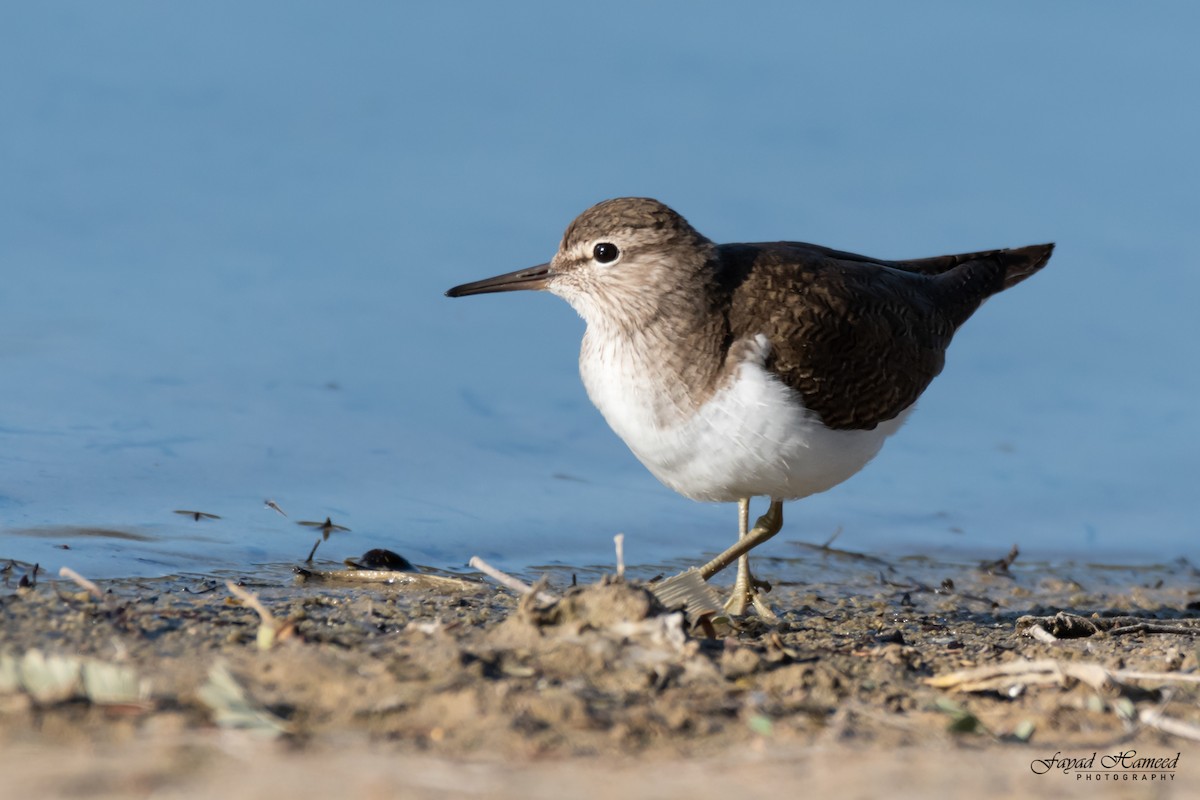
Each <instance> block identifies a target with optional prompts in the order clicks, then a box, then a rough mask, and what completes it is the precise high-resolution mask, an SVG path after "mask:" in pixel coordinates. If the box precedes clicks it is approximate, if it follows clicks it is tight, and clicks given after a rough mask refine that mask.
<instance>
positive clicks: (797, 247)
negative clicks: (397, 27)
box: [717, 242, 1053, 430]
mask: <svg viewBox="0 0 1200 800" xmlns="http://www.w3.org/2000/svg"><path fill="white" fill-rule="evenodd" d="M1052 249H1053V245H1035V246H1032V247H1025V248H1019V249H1012V250H992V251H986V252H980V253H965V254H960V255H951V256H939V257H936V258H926V259H917V260H912V261H876V260H873V259H870V258H866V257H864V256H859V255H855V254H853V253H845V252H842V251H837V250H831V249H829V248H824V247H820V246H817V245H809V244H804V243H800V242H771V243H766V244H728V245H721V246H719V248H718V252H719V258H720V264H719V266H718V272H717V279H718V280H717V285H718V288H717V292H718V295H720V296H721V301H722V302H720V305H725V304H726V303H727V306H726V307H727V308H728V335H729V344H732V343H734V342H736V341H738V340H741V339H746V338H750V337H753V336H755V335H757V334H764V335H766V336H767V338H768V339H769V340H770V341H771V346H772V347H771V353H770V356H769V357H768V360H767V365H766V366H767V368H768V369H770V370H772V371H774V372H775V373H776V374H777V375H778V376H779V378H780V379H781V380H782V381H783V382H784V383H786V384H787V385H788V386H790V387H791V388H792V389H794V390H795V391H797V392H798V393H799V394H800V395H801V397H802V398H803V400H804V403H805V406H806V407H807V408H808V409H809V410H810V411H812V412H814V413H816V414H818V415H819V416H820V417H821V420H822V422H824V424H825V425H826V426H828V427H830V428H836V429H843V430H854V429H867V430H869V429H872V428H874V427H875V426H876V425H878V424H879V423H881V422H884V421H886V420H889V419H892V418H894V417H895V416H896V415H898V414H899V413H900V412H901V411H903V410H904V409H905V408H907V407H909V406H910V405H912V404H913V403H914V402H916V400H917V398H918V397H919V396H920V394H921V393H922V392H923V391H924V390H925V388H926V387H927V386H928V385H929V383H930V381H932V380H933V379H934V378H935V377H936V376H937V374H938V373H939V372H941V370H942V366H943V364H944V363H945V353H946V348H947V346H949V344H950V340H951V338H952V337H953V336H954V332H955V331H956V330H957V329H958V327H959V326H960V325H961V324H962V323H963V322H965V321H966V319H967V318H968V317H969V316H970V315H971V314H972V313H973V312H974V311H975V309H976V308H978V307H979V305H980V304H981V303H982V302H983V301H984V300H985V299H987V298H988V297H989V296H991V295H993V294H995V293H996V292H999V291H1001V290H1003V289H1005V288H1008V287H1009V286H1012V285H1014V284H1015V283H1017V282H1019V281H1021V280H1023V279H1024V278H1026V277H1028V276H1029V275H1031V274H1033V273H1034V272H1036V271H1037V270H1039V269H1041V267H1042V266H1044V265H1045V263H1046V261H1047V260H1048V259H1049V258H1050V253H1051V251H1052Z"/></svg>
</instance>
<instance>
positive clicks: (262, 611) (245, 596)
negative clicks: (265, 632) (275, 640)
mask: <svg viewBox="0 0 1200 800" xmlns="http://www.w3.org/2000/svg"><path fill="white" fill-rule="evenodd" d="M225 588H226V589H228V590H229V591H230V592H232V593H233V595H234V596H235V597H236V598H237V599H238V600H241V601H242V602H243V603H244V604H245V605H248V606H250V608H252V609H254V610H255V611H256V612H257V613H258V616H259V618H260V619H261V620H262V621H263V623H264V624H266V625H274V624H275V615H274V614H272V613H271V612H270V611H268V610H267V607H266V606H264V605H263V604H262V601H261V600H259V599H258V597H257V596H255V595H254V594H253V593H251V592H248V591H246V590H245V589H243V588H242V587H240V586H238V585H237V584H236V583H234V582H233V581H225Z"/></svg>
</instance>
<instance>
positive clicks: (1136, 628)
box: [1105, 622, 1200, 636]
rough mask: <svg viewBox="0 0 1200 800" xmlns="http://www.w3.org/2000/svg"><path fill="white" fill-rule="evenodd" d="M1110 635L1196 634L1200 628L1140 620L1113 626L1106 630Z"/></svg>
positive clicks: (1199, 631)
mask: <svg viewBox="0 0 1200 800" xmlns="http://www.w3.org/2000/svg"><path fill="white" fill-rule="evenodd" d="M1105 633H1107V634H1108V635H1109V636H1120V635H1122V634H1125V633H1174V634H1179V635H1181V636H1195V635H1196V634H1198V633H1200V630H1197V629H1196V628H1193V627H1190V626H1181V625H1161V624H1158V623H1154V622H1138V623H1135V624H1133V625H1125V626H1123V627H1120V628H1112V629H1110V630H1107V631H1105Z"/></svg>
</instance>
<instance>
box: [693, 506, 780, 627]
mask: <svg viewBox="0 0 1200 800" xmlns="http://www.w3.org/2000/svg"><path fill="white" fill-rule="evenodd" d="M749 523H750V498H748V497H746V498H742V499H741V500H739V501H738V541H737V544H735V545H733V546H732V547H730V548H729V549H728V550H726V551H725V552H724V553H721V555H719V556H717V557H716V558H714V559H713V560H712V561H710V562H708V563H707V564H705V565H704V566H703V567H701V568H700V576H701V577H702V578H704V579H705V580H708V579H709V578H711V577H712V576H713V575H716V574H717V573H718V572H720V571H721V570H723V569H725V567H727V566H729V565H730V564H732V563H733V562H734V561H735V560H736V561H737V562H738V574H737V579H736V580H735V581H734V584H733V596H732V597H730V598H729V602H728V603H726V604H725V610H726V611H728V612H729V613H730V614H733V615H736V616H740V615H742V614H744V613H746V605H747V603H749V604H750V605H752V606H753V607H754V610H755V611H757V612H758V615H759V616H760V617H763V618H764V619H775V614H774V613H773V612H772V611H771V609H770V607H769V606H768V605H767V604H766V602H764V601H763V599H762V598H761V597H760V596H759V592H758V590H759V589H760V588H761V589H764V590H766V591H770V588H771V586H770V584H768V583H765V582H763V581H759V580H757V579H755V577H754V575H753V574H752V573H751V572H750V557H749V555H747V554H748V553H749V552H750V551H751V550H752V549H754V548H755V547H757V546H758V545H760V544H762V543H763V542H765V541H767V540H768V539H770V538H771V537H772V536H774V535H775V534H777V533H779V531H780V530H781V529H782V528H783V501H782V500H774V499H772V500H771V506H770V508H768V509H767V513H766V514H763V515H762V516H761V517H759V518H758V521H757V522H755V523H754V530H751V531H747V528H748V527H749Z"/></svg>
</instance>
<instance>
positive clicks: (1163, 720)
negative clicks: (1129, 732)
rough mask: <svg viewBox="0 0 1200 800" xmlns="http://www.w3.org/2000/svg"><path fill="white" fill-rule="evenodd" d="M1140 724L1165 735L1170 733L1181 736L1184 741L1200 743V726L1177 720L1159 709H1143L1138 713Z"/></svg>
mask: <svg viewBox="0 0 1200 800" xmlns="http://www.w3.org/2000/svg"><path fill="white" fill-rule="evenodd" d="M1138 722H1140V723H1142V724H1143V725H1149V726H1150V727H1151V728H1157V729H1158V730H1160V731H1162V732H1163V733H1169V734H1171V735H1172V736H1180V737H1182V738H1184V739H1191V740H1192V741H1195V742H1200V726H1197V725H1193V724H1192V723H1190V722H1184V721H1183V720H1179V719H1175V718H1174V717H1168V716H1166V715H1165V714H1163V713H1162V712H1161V711H1159V710H1158V709H1157V708H1143V709H1142V710H1141V711H1139V712H1138Z"/></svg>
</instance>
